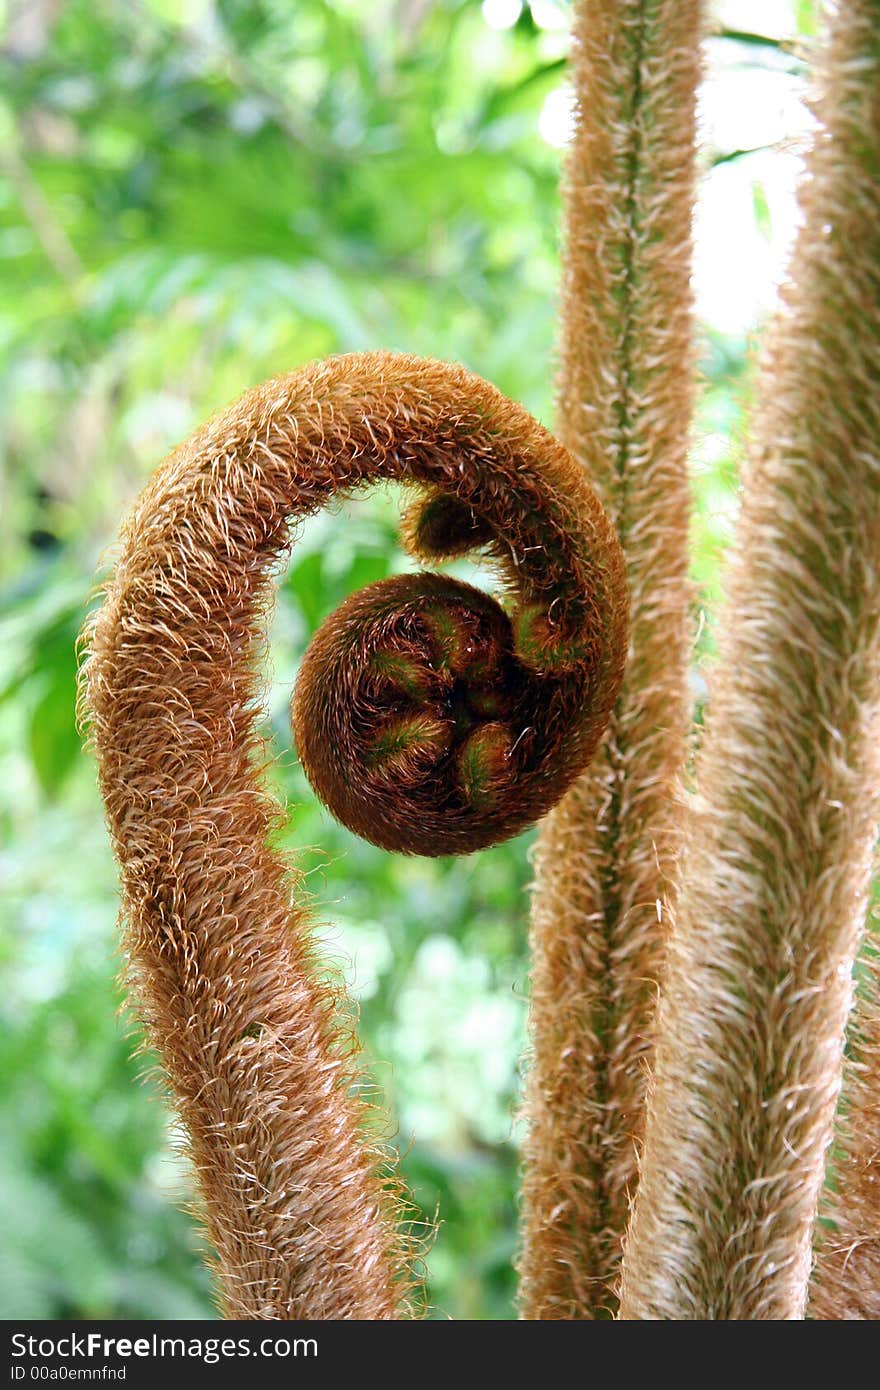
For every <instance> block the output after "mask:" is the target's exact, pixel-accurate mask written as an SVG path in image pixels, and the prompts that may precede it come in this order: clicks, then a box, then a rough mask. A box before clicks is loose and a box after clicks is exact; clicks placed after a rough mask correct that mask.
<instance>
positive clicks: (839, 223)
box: [810, 0, 880, 1319]
mask: <svg viewBox="0 0 880 1390" xmlns="http://www.w3.org/2000/svg"><path fill="white" fill-rule="evenodd" d="M825 81H826V94H825V101H826V104H827V109H828V116H827V117H826V120H827V124H828V130H829V139H830V142H836V144H833V148H834V149H835V157H836V158H837V159H840V158H841V157H842V156H843V152H844V151H846V156H845V157H846V163H845V164H844V165H843V166H842V167H839V168H836V169H833V168H832V165H831V159H832V155H831V151H830V150H829V151H828V152H827V154H826V164H825V165H824V166H823V168H824V170H825V178H826V180H827V182H828V185H829V192H828V201H827V203H826V204H824V206H825V209H826V213H825V215H824V217H820V215H819V214H818V213H816V214H814V216H816V217H817V219H819V220H820V226H819V230H818V232H817V231H816V230H814V242H813V245H814V254H815V256H816V257H817V260H818V256H819V247H820V246H821V248H822V253H823V255H827V254H828V242H829V240H830V239H832V238H833V240H832V241H831V245H832V247H833V249H834V255H835V260H834V270H835V273H836V279H835V281H834V292H835V293H836V292H837V290H836V287H837V285H838V284H840V285H842V286H844V285H845V288H846V296H845V298H844V299H843V300H842V301H841V307H840V309H838V314H839V324H838V334H839V337H840V339H841V340H842V341H843V342H844V343H845V346H846V351H847V356H846V358H845V359H843V362H842V363H841V366H840V369H839V372H838V374H837V375H835V377H834V378H833V380H830V381H829V385H828V390H829V394H830V392H831V390H832V389H833V390H834V391H835V393H836V392H837V391H838V390H840V389H841V388H842V387H843V386H845V387H846V394H845V395H844V396H842V397H840V409H841V410H842V407H843V406H844V405H846V407H847V414H846V416H843V415H842V414H841V418H840V424H839V427H838V428H839V431H840V434H841V436H843V435H844V430H845V441H846V445H847V452H846V454H844V456H843V458H842V460H841V466H842V467H846V464H847V461H851V463H850V467H852V469H853V472H854V474H855V475H856V477H857V478H859V479H860V478H861V477H862V476H863V475H864V477H865V478H868V477H871V478H872V479H873V480H875V482H876V479H877V477H878V474H880V4H878V3H877V2H876V0H874V3H873V4H868V3H865V2H864V0H863V3H861V4H851V5H849V6H848V7H846V8H845V9H842V10H841V12H840V14H839V16H838V19H837V25H836V29H835V32H834V36H833V40H832V45H831V47H830V49H829V54H828V60H827V65H826V79H825ZM832 173H833V178H832ZM832 189H833V197H832ZM826 227H827V228H828V231H826V230H825V228H826ZM823 288H824V289H825V300H826V303H827V304H831V303H832V302H833V301H832V300H831V298H830V295H831V292H832V284H831V282H830V277H829V281H828V282H823ZM818 302H819V301H818V300H817V303H818ZM826 312H827V310H826ZM833 346H834V348H835V350H839V349H837V345H836V343H835V344H834V345H833ZM829 353H830V347H829ZM844 362H845V364H846V368H847V375H848V379H847V380H845V381H844V380H842V378H843V372H844V366H843V363H844ZM838 375H839V377H840V378H841V381H840V384H839V385H838V379H837V378H838ZM847 471H848V472H849V469H847ZM860 496H862V497H863V498H864V503H865V505H866V506H870V507H872V508H874V510H875V512H876V508H877V497H876V492H872V491H871V490H870V489H869V488H868V486H867V485H863V491H862V492H861V493H860ZM866 524H867V522H863V525H866ZM871 536H872V540H873V543H874V546H875V549H874V551H873V554H871V553H870V552H869V551H868V550H867V549H866V550H865V553H864V554H862V555H860V556H858V557H852V559H851V560H850V563H852V564H854V565H858V566H861V567H862V568H863V570H864V572H865V575H866V578H867V577H868V576H870V579H871V580H872V581H873V588H871V589H870V595H871V597H872V600H873V601H874V603H875V604H876V601H877V582H878V581H877V579H876V577H875V574H874V573H873V572H872V565H873V568H874V570H875V571H876V569H877V567H878V566H880V552H878V550H877V548H876V544H877V538H878V533H877V525H876V519H875V523H874V529H873V531H872V532H871ZM856 573H858V570H857V571H856ZM875 617H876V615H875ZM865 637H866V639H867V638H868V637H869V633H868V632H866V633H865ZM850 660H851V661H852V663H853V680H852V684H851V689H852V699H853V701H854V702H858V704H859V705H861V706H862V707H863V710H864V720H865V728H866V737H867V736H870V735H871V733H872V732H873V737H874V739H875V746H876V737H877V734H876V730H873V731H871V726H870V722H869V721H870V718H871V713H872V703H873V702H874V701H876V699H877V689H876V685H873V686H872V685H871V684H870V682H871V680H872V679H875V673H874V672H873V671H872V668H871V664H870V661H871V650H870V648H869V647H868V646H867V642H866V646H865V649H864V652H863V651H862V649H861V648H859V649H856V648H855V645H853V651H852V655H851V656H850ZM858 682H862V683H861V684H860V683H858ZM859 773H860V775H857V780H856V779H854V782H853V785H852V787H851V789H850V793H849V794H850V797H851V799H853V800H855V799H858V800H859V801H861V802H863V805H862V806H861V807H860V808H859V811H860V814H859V819H858V820H857V821H856V822H855V823H854V827H853V833H854V835H855V834H856V833H858V835H859V837H860V839H859V840H855V839H854V841H853V852H852V860H851V863H852V868H851V873H852V876H853V886H852V890H851V894H852V904H853V905H852V909H851V910H852V913H853V917H854V919H855V920H854V921H853V922H852V923H851V924H850V928H851V931H855V929H856V928H857V926H858V918H859V917H860V916H861V903H862V900H863V897H864V893H865V888H866V877H867V872H868V869H867V845H866V841H867V839H868V837H870V835H871V833H872V831H873V829H874V827H875V826H876V821H877V818H878V771H877V767H876V762H872V760H871V758H870V757H869V758H867V759H866V761H865V765H864V767H863V768H860V769H859ZM849 813H850V814H853V812H852V811H850V812H849ZM866 944H867V949H866V950H865V951H864V952H863V957H862V960H861V961H860V966H861V967H862V968H863V978H862V980H861V982H860V988H859V991H858V994H857V998H856V1004H855V1008H854V1013H853V1018H852V1027H851V1036H850V1040H849V1042H850V1046H849V1049H848V1057H847V1061H846V1063H845V1066H844V1089H843V1097H842V1106H841V1108H842V1114H841V1117H840V1124H839V1133H838V1135H837V1143H836V1145H835V1151H834V1157H833V1170H834V1180H833V1185H829V1187H828V1188H827V1189H826V1190H825V1192H824V1194H823V1202H822V1205H821V1207H820V1214H821V1215H822V1217H823V1218H824V1220H823V1224H822V1229H821V1233H820V1240H819V1244H818V1250H817V1253H816V1266H815V1271H814V1276H813V1280H814V1289H813V1293H812V1298H811V1305H810V1306H811V1312H812V1314H813V1316H814V1317H818V1318H833V1319H839V1318H859V1319H861V1318H865V1319H875V1318H880V1191H878V1188H880V976H878V957H877V943H876V940H875V939H874V938H873V937H871V938H869V940H868V942H867V943H866Z"/></svg>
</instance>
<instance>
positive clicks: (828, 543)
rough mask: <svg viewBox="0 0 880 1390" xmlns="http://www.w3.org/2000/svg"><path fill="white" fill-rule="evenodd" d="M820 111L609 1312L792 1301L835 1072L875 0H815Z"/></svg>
mask: <svg viewBox="0 0 880 1390" xmlns="http://www.w3.org/2000/svg"><path fill="white" fill-rule="evenodd" d="M817 111H818V116H819V121H820V124H819V129H818V133H817V135H816V137H815V140H814V144H813V148H812V152H811V154H810V156H809V161H808V177H807V180H806V182H805V184H804V188H803V194H802V203H803V212H804V226H803V230H802V232H801V233H800V236H799V238H798V242H797V245H796V249H795V253H794V258H793V263H792V269H791V280H790V282H789V283H788V284H787V285H786V287H785V290H784V292H783V303H782V308H781V311H780V313H779V316H778V319H777V322H776V324H775V328H774V330H773V332H772V335H771V340H770V345H769V348H768V352H767V355H766V361H765V364H764V370H763V374H762V380H761V397H762V406H761V410H760V414H759V420H758V426H757V430H756V445H755V450H754V457H753V462H752V465H751V468H750V470H749V472H748V475H747V477H746V479H745V485H744V495H743V511H742V516H741V520H740V524H739V529H738V542H737V545H736V547H735V556H734V560H733V565H732V573H731V575H730V581H729V584H728V590H727V592H728V599H727V604H726V611H725V617H724V624H723V633H722V640H721V643H720V657H719V663H718V667H717V670H716V672H715V674H714V677H713V680H712V685H711V702H710V712H709V720H708V726H707V731H706V736H705V743H704V747H703V751H702V753H701V757H700V760H699V765H698V769H697V783H698V795H697V799H696V802H695V805H694V808H693V815H692V818H691V821H690V828H689V833H688V839H687V846H686V850H685V855H684V863H683V868H682V884H683V887H682V892H681V896H680V899H679V907H678V913H677V920H676V924H675V928H674V931H673V934H672V938H671V942H670V947H669V967H668V975H667V981H666V985H665V988H664V992H663V998H662V1002H661V1006H660V1013H659V1023H658V1028H659V1034H658V1044H657V1053H656V1071H655V1080H654V1085H653V1092H652V1099H651V1103H650V1107H649V1118H648V1125H647V1132H646V1137H645V1154H644V1163H643V1167H642V1173H641V1179H640V1184H639V1189H638V1194H637V1198H636V1207H635V1214H634V1218H633V1225H632V1229H631V1232H630V1236H629V1240H628V1243H627V1250H626V1255H625V1258H624V1279H623V1293H622V1316H625V1317H630V1318H714V1319H718V1318H748V1319H752V1318H770V1319H780V1318H800V1317H802V1316H803V1312H804V1304H805V1298H806V1292H807V1279H808V1275H809V1270H810V1263H811V1244H812V1239H813V1228H814V1221H815V1216H816V1207H817V1202H818V1200H819V1193H820V1189H821V1186H822V1181H823V1176H824V1169H825V1154H826V1148H827V1146H828V1143H829V1140H830V1138H831V1132H832V1121H833V1116H834V1108H835V1104H836V1101H837V1097H838V1091H839V1087H840V1076H841V1060H842V1048H843V1035H844V1026H845V1021H846V1016H847V1010H848V1008H849V1004H850V998H851V990H852V979H851V976H852V965H853V957H854V953H855V950H856V946H857V943H858V940H859V937H860V933H861V928H862V924H863V921H864V916H865V906H866V900H867V894H868V889H869V884H870V873H871V858H872V849H873V844H874V839H875V835H876V830H877V823H878V818H880V759H878V753H880V741H878V734H880V724H878V691H880V684H878V674H880V673H878V656H880V565H878V555H880V396H878V385H880V272H878V267H880V178H878V175H880V4H878V0H847V3H843V4H841V5H839V6H838V7H837V9H836V10H835V11H834V13H833V16H832V24H831V30H830V38H829V42H828V43H827V46H826V48H825V50H824V57H823V61H822V64H821V89H820V99H819V102H818V106H817ZM868 1026H869V1028H870V1026H871V1025H870V1024H869V1025H868ZM867 1056H870V1053H867V1054H865V1057H867ZM874 1058H875V1059H876V1053H874ZM863 1061H864V1057H863ZM869 1065H870V1064H869ZM877 1076H878V1073H877V1070H876V1064H875V1066H874V1070H873V1073H872V1072H871V1071H870V1070H869V1071H866V1072H864V1073H863V1074H862V1076H861V1079H859V1080H857V1081H856V1084H855V1086H854V1088H853V1092H852V1101H851V1112H850V1113H851V1116H852V1114H853V1109H854V1112H855V1123H854V1124H853V1125H851V1127H850V1139H849V1141H848V1146H847V1150H846V1158H845V1161H844V1163H843V1165H842V1167H841V1173H840V1182H841V1198H840V1202H839V1203H838V1204H836V1205H835V1207H834V1211H835V1217H836V1220H837V1222H838V1227H837V1233H836V1236H835V1237H834V1239H833V1240H832V1241H830V1242H829V1244H828V1245H827V1246H826V1252H827V1253H826V1255H825V1256H824V1257H823V1261H822V1270H821V1275H822V1278H821V1284H820V1294H819V1296H818V1299H817V1307H818V1308H821V1309H822V1310H823V1312H824V1315H826V1316H827V1315H829V1314H830V1313H831V1310H833V1309H835V1308H836V1309H838V1310H840V1314H844V1313H845V1311H846V1310H847V1309H848V1308H853V1309H854V1308H857V1307H859V1306H861V1307H862V1309H863V1310H864V1309H865V1308H866V1307H868V1306H873V1307H874V1308H875V1310H876V1307H877V1303H876V1288H877V1284H876V1274H877V1264H876V1249H877V1245H876V1232H877V1225H876V1215H874V1214H873V1213H876V1210H877V1208H876V1198H873V1196H872V1187H871V1179H872V1172H871V1170H872V1167H873V1166H874V1164H875V1163H876V1159H875V1155H876V1152H877V1142H878V1135H880V1129H878V1126H877V1117H878V1114H880V1111H878V1103H877V1091H876V1089H873V1090H871V1089H870V1088H871V1087H872V1086H874V1087H876V1082H877ZM869 1157H870V1160H871V1161H870V1162H869V1163H867V1164H866V1162H865V1160H866V1159H868V1158H869ZM865 1237H867V1240H864V1238H865ZM863 1241H864V1243H862V1242H863ZM872 1252H873V1258H872ZM862 1256H865V1258H864V1262H862ZM872 1265H873V1267H872ZM854 1277H856V1278H858V1280H859V1284H858V1285H857V1286H856V1288H855V1289H854V1290H853V1293H852V1294H851V1295H850V1294H847V1292H846V1291H845V1284H846V1282H847V1281H848V1280H852V1279H853V1278H854ZM862 1280H863V1281H864V1282H863V1283H862V1282H861V1281H862ZM871 1288H873V1293H870V1294H869V1295H867V1296H865V1297H863V1296H862V1295H863V1291H864V1290H868V1289H871ZM871 1300H873V1303H872V1301H871Z"/></svg>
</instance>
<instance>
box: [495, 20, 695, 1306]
mask: <svg viewBox="0 0 880 1390" xmlns="http://www.w3.org/2000/svg"><path fill="white" fill-rule="evenodd" d="M700 37H701V5H700V3H699V0H580V3H579V4H577V5H576V7H575V30H574V44H573V53H572V74H573V78H574V84H575V91H576V96H577V102H578V118H577V127H576V132H575V136H574V142H573V146H572V149H571V152H570V154H569V158H568V167H567V180H566V186H565V251H564V260H563V284H562V306H561V311H562V333H561V345H560V356H561V373H560V380H559V434H560V437H561V438H562V439H563V440H564V442H565V443H566V445H567V447H568V448H569V449H570V450H571V451H572V453H573V454H574V455H575V457H576V458H577V459H578V460H579V461H580V462H581V463H582V464H583V467H584V469H585V470H586V471H587V472H588V473H589V476H590V477H591V478H592V480H593V482H594V484H595V486H596V488H597V491H598V492H599V494H600V496H601V498H602V501H603V503H604V505H605V507H606V509H607V511H608V513H609V515H610V516H611V518H612V520H613V521H614V523H615V525H616V527H617V530H618V534H619V536H620V538H621V541H622V543H623V547H624V553H625V556H626V562H627V575H628V582H629V589H630V599H631V605H632V606H631V642H630V660H629V665H628V668H627V675H626V678H625V682H624V687H623V692H622V694H621V696H620V698H619V700H618V703H617V707H616V710H615V713H614V716H613V718H612V721H611V724H610V726H609V729H608V732H607V734H606V737H605V740H604V743H603V744H602V746H601V748H600V751H599V753H598V755H597V757H596V759H595V760H594V762H593V765H592V767H591V768H590V770H589V771H588V772H587V773H586V774H585V776H584V777H583V778H582V779H581V780H580V781H579V782H578V783H577V785H576V786H575V787H574V788H573V790H572V791H571V792H570V793H569V794H568V796H567V797H566V798H565V799H564V800H563V801H562V802H561V803H560V805H559V806H558V807H557V809H556V810H555V811H554V812H553V813H552V814H551V816H550V817H549V819H548V821H547V823H546V824H545V827H544V829H543V830H542V834H541V838H540V842H539V846H538V853H537V861H536V882H535V891H534V900H533V911H532V951H533V968H532V1039H533V1043H532V1051H533V1055H532V1064H531V1069H530V1074H529V1079H528V1083H527V1085H528V1092H527V1114H528V1119H529V1124H530V1130H529V1136H528V1139H527V1144H526V1171H525V1176H524V1208H525V1215H524V1233H523V1252H522V1256H521V1262H520V1269H521V1277H522V1308H523V1313H524V1315H525V1316H526V1317H529V1318H590V1317H602V1316H608V1315H609V1314H611V1313H613V1311H614V1308H615V1293H614V1285H615V1281H616V1274H617V1269H618V1265H619V1259H620V1250H621V1241H622V1237H623V1232H624V1229H625V1226H626V1221H627V1217H628V1212H629V1203H630V1200H631V1198H632V1194H633V1190H634V1187H635V1182H636V1173H637V1144H638V1141H639V1136H640V1133H641V1127H642V1114H643V1109H644V1092H645V1085H646V1076H647V1067H648V1058H649V1053H650V1046H651V1042H650V1039H651V1024H650V1020H651V1015H652V1012H653V1008H654V1002H655V996H656V989H657V980H658V975H659V971H660V965H661V955H662V946H663V926H662V925H661V922H660V921H659V920H658V919H659V917H660V915H661V914H662V917H663V922H664V923H665V922H666V921H667V919H668V917H669V915H670V913H671V910H672V907H673V902H674V896H675V884H676V869H675V864H676V856H677V853H678V847H679V839H680V813H679V803H678V797H677V787H676V783H677V778H678V775H679V773H680V770H681V766H682V763H683V760H684V751H685V731H686V727H687V709H688V701H687V679H686V668H687V656H688V629H687V612H688V600H689V588H688V583H687V577H686V571H687V524H688V494H687V473H686V451H687V444H688V429H689V421H690V413H691V399H692V382H693V375H694V372H693V366H694V364H693V348H692V308H691V294H690V288H689V281H690V267H691V217H692V204H693V190H694V147H695V102H696V88H697V82H698V77H699V69H700V56H699V42H700Z"/></svg>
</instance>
